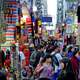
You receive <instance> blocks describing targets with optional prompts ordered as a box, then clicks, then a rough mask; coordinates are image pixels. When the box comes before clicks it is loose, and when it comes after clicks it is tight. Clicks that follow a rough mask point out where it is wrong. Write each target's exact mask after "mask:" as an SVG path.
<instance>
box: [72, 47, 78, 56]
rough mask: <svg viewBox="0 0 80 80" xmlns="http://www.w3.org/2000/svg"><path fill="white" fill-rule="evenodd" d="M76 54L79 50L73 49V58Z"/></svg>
mask: <svg viewBox="0 0 80 80" xmlns="http://www.w3.org/2000/svg"><path fill="white" fill-rule="evenodd" d="M78 52H79V48H78V47H76V48H75V49H74V52H73V56H75V55H76V54H77V53H78Z"/></svg>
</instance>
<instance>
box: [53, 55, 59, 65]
mask: <svg viewBox="0 0 80 80" xmlns="http://www.w3.org/2000/svg"><path fill="white" fill-rule="evenodd" d="M52 61H53V62H52V65H53V66H54V65H57V66H59V62H58V60H57V58H56V56H55V54H53V55H52Z"/></svg>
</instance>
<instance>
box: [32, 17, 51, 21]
mask: <svg viewBox="0 0 80 80" xmlns="http://www.w3.org/2000/svg"><path fill="white" fill-rule="evenodd" d="M40 19H41V21H42V22H52V17H41V18H40ZM35 20H36V19H35V17H34V16H32V21H33V22H35Z"/></svg>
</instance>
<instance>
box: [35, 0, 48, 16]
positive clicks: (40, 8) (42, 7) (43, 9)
mask: <svg viewBox="0 0 80 80" xmlns="http://www.w3.org/2000/svg"><path fill="white" fill-rule="evenodd" d="M35 6H36V7H37V15H38V16H39V17H41V16H47V14H48V13H47V0H35Z"/></svg>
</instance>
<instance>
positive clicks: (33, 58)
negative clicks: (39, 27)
mask: <svg viewBox="0 0 80 80" xmlns="http://www.w3.org/2000/svg"><path fill="white" fill-rule="evenodd" d="M13 51H14V49H13ZM18 55H19V62H20V65H21V79H22V80H80V67H79V66H80V51H79V47H78V46H76V45H67V44H64V45H63V46H62V44H59V42H58V41H57V40H54V39H49V40H48V41H42V43H41V44H40V45H38V46H34V44H32V46H31V47H30V46H29V45H25V46H23V45H20V46H19V52H18ZM11 63H12V62H11V51H9V50H7V51H6V55H5V53H4V51H2V50H1V51H0V74H2V75H3V71H2V69H3V68H4V69H5V71H6V73H5V74H4V75H3V76H2V75H0V80H9V78H10V76H11V75H10V73H9V72H10V67H11ZM4 76H5V79H3V78H4ZM13 80H14V79H13ZM15 80H16V78H15Z"/></svg>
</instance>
